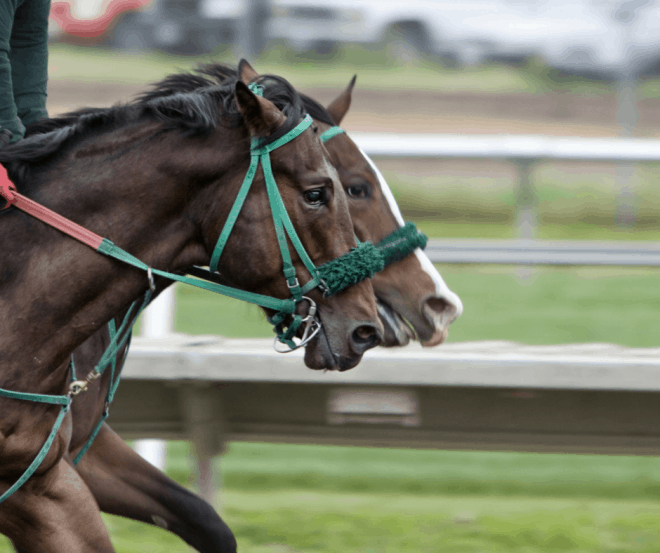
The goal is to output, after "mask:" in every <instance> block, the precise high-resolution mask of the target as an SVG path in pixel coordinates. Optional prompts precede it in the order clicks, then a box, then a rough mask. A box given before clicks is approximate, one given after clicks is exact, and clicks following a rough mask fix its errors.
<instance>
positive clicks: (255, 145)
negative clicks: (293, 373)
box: [209, 84, 384, 353]
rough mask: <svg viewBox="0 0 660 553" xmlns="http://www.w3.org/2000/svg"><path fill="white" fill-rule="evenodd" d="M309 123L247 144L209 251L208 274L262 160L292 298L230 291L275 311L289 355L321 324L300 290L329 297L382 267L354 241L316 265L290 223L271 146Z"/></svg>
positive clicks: (256, 88)
mask: <svg viewBox="0 0 660 553" xmlns="http://www.w3.org/2000/svg"><path fill="white" fill-rule="evenodd" d="M250 89H251V90H252V92H254V93H255V94H256V95H258V96H262V95H263V88H262V87H261V86H260V85H256V84H251V85H250ZM311 124H312V118H311V117H310V116H309V115H305V117H304V119H303V120H302V121H301V122H300V123H298V125H296V127H294V128H293V129H292V130H290V131H289V132H288V133H287V134H285V135H284V136H282V137H280V138H278V139H277V140H275V141H273V142H272V143H270V144H266V145H265V146H260V145H259V144H260V140H259V139H256V138H253V139H252V143H251V145H250V157H251V160H250V166H249V168H248V171H247V174H246V175H245V178H244V179H243V184H242V185H241V188H240V189H239V192H238V195H237V196H236V200H235V201H234V205H233V206H232V208H231V211H230V212H229V216H228V217H227V221H226V222H225V225H224V227H223V229H222V231H221V232H220V236H219V237H218V241H217V243H216V245H215V248H214V250H213V254H212V255H211V262H210V263H209V269H210V271H211V272H212V273H215V272H217V270H218V264H219V262H220V258H221V256H222V252H223V251H224V248H225V246H226V244H227V241H228V239H229V236H230V234H231V232H232V230H233V228H234V225H235V223H236V221H237V219H238V216H239V214H240V212H241V209H242V208H243V204H244V203H245V199H246V198H247V195H248V192H249V190H250V187H251V186H252V183H253V182H254V178H255V175H256V173H257V169H258V167H259V164H261V168H262V171H263V175H264V180H265V182H266V191H267V193H268V201H269V203H270V208H271V213H272V216H273V223H274V225H275V233H276V236H277V242H278V245H279V248H280V254H281V256H282V263H283V272H284V277H285V279H286V282H287V286H288V287H289V291H290V293H291V296H292V297H291V298H289V299H285V300H282V299H279V298H269V301H268V302H267V303H266V302H264V297H265V296H263V295H261V294H255V293H253V292H246V291H244V290H238V289H234V294H232V295H233V297H236V298H238V299H241V300H244V301H247V302H250V303H254V304H256V305H260V306H262V307H267V308H270V309H273V310H275V311H276V313H275V314H274V315H273V316H271V317H269V318H268V320H269V322H270V323H271V324H272V325H273V326H274V327H275V333H276V338H275V349H276V350H277V351H279V352H280V353H288V352H289V351H293V350H295V349H298V348H299V347H302V346H304V345H305V344H307V343H308V342H309V341H310V340H311V339H312V338H314V336H315V335H316V334H317V333H318V332H319V330H320V329H321V323H320V321H319V320H318V318H317V317H316V303H315V302H314V301H313V300H312V299H311V298H309V297H308V296H306V295H305V294H307V293H308V292H309V291H310V290H313V289H314V288H317V287H318V288H320V289H321V290H322V291H323V294H324V296H326V297H327V296H331V295H333V294H336V293H337V292H339V291H341V290H343V289H344V288H347V287H348V286H352V285H353V284H357V283H358V282H360V281H362V280H364V279H366V278H371V277H372V276H373V275H374V273H376V272H378V271H380V270H382V269H383V266H384V259H383V256H382V254H381V253H379V252H378V250H376V248H375V247H374V246H373V244H371V243H369V242H364V243H359V244H358V245H357V247H355V248H352V249H351V251H350V252H349V253H347V254H345V255H343V256H342V257H340V258H337V259H334V260H332V261H330V262H328V263H325V264H324V265H322V266H320V267H316V266H315V265H314V262H313V261H312V260H311V259H310V257H309V255H308V254H307V251H306V250H305V247H304V246H303V244H302V242H301V241H300V238H299V237H298V234H297V233H296V230H295V228H294V226H293V223H292V222H291V218H290V217H289V214H288V213H287V211H286V207H285V206H284V201H283V200H282V195H281V194H280V191H279V189H278V188H277V183H276V182H275V176H274V175H273V170H272V167H271V162H270V153H271V152H272V151H273V150H276V149H277V148H279V147H281V146H284V145H285V144H288V143H289V142H291V141H292V140H295V139H296V138H297V137H298V136H300V135H301V134H302V133H303V132H304V131H305V130H307V129H308V128H309V127H310V126H311ZM287 235H288V237H289V239H290V240H291V244H292V245H293V247H294V248H295V250H296V252H297V253H298V255H299V256H300V259H301V260H302V262H303V264H304V265H305V267H306V268H307V270H308V271H309V273H310V275H311V279H310V280H309V281H308V282H307V283H305V284H304V285H301V284H300V281H299V280H298V278H297V276H296V269H295V267H294V265H293V262H292V260H291V252H290V251H289V245H288V243H287ZM303 301H306V302H308V303H309V310H308V313H307V316H306V317H304V318H303V317H302V316H301V315H298V314H296V313H295V309H296V306H297V304H298V303H301V302H303ZM287 321H289V322H287ZM303 323H306V324H305V328H304V331H303V336H302V338H301V341H300V342H299V343H298V344H296V343H295V342H294V341H293V337H294V336H295V335H296V333H297V332H298V329H299V328H300V326H301V325H302V324H303ZM278 342H279V343H283V344H285V345H286V346H287V347H288V348H289V349H286V350H280V349H278V347H277V346H278Z"/></svg>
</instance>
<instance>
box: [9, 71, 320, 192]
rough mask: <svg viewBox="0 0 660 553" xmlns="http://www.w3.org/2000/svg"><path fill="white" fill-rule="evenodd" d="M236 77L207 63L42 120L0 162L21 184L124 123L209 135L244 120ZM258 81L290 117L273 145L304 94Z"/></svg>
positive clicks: (293, 120) (271, 80)
mask: <svg viewBox="0 0 660 553" xmlns="http://www.w3.org/2000/svg"><path fill="white" fill-rule="evenodd" d="M237 79H238V77H237V71H236V70H235V69H233V68H231V67H229V66H225V65H222V64H218V63H215V64H208V65H205V66H201V67H199V68H198V69H197V70H196V71H195V72H194V73H181V74H175V75H169V76H167V77H165V78H164V79H163V80H161V81H159V82H157V83H155V84H153V85H152V86H151V88H150V89H149V90H147V91H146V92H144V93H142V94H140V95H138V96H137V97H136V98H135V99H134V100H133V101H132V102H130V103H127V104H117V105H114V106H112V107H110V108H84V109H80V110H76V111H73V112H70V113H66V114H64V115H61V116H58V117H53V118H46V119H42V120H40V121H37V122H36V123H33V124H32V125H30V126H29V127H28V128H27V130H26V135H25V138H24V139H23V140H20V141H19V142H17V143H15V144H12V145H10V146H7V147H5V148H2V149H0V163H2V164H3V165H4V166H5V167H6V168H7V170H8V173H9V175H10V177H11V178H12V180H14V182H16V183H17V184H18V183H21V182H23V181H25V180H26V179H27V176H28V173H29V172H30V170H31V169H32V168H33V167H35V166H36V165H37V164H39V163H41V162H44V161H47V160H49V159H51V158H52V157H53V156H55V155H56V154H58V153H61V152H63V151H64V150H65V149H66V148H67V147H68V146H71V145H73V144H75V143H78V142H79V141H80V140H82V139H84V138H85V137H90V136H91V135H96V134H98V133H102V132H108V131H110V130H114V129H117V128H120V127H122V126H126V125H130V124H134V123H139V122H142V121H147V120H152V121H158V122H160V123H162V125H163V127H162V129H161V130H160V131H159V132H162V131H163V130H164V131H168V130H178V131H179V132H182V133H184V134H185V135H187V136H193V135H204V134H209V133H211V132H212V131H213V130H214V129H215V128H216V127H217V126H218V125H219V124H222V125H223V126H226V127H230V128H234V127H237V126H239V125H241V124H242V117H241V114H240V112H239V111H238V108H237V106H236V101H235V98H234V90H235V84H236V81H237ZM257 81H258V82H259V84H261V85H262V86H263V87H264V97H265V98H267V99H268V100H270V101H271V102H273V103H274V104H275V105H276V106H277V107H278V108H279V109H280V110H281V111H282V112H283V113H284V115H285V116H286V117H287V120H286V122H285V124H284V125H283V126H282V127H280V128H279V129H278V130H277V131H276V132H275V133H273V134H272V135H270V136H268V137H267V138H265V139H263V142H262V144H268V143H270V142H273V141H275V140H277V139H278V138H279V137H281V136H283V135H284V134H286V133H287V132H289V131H290V130H291V129H292V128H293V127H295V126H296V125H297V124H298V123H299V122H300V119H301V118H302V116H303V113H304V107H303V98H302V97H301V96H300V95H299V94H298V93H297V92H296V91H295V89H294V88H293V87H292V86H291V85H290V84H289V83H288V82H287V81H286V80H285V79H283V78H281V77H277V76H274V75H263V76H260V77H259V78H258V79H257ZM321 109H322V108H321Z"/></svg>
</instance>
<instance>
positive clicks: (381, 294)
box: [312, 77, 463, 347]
mask: <svg viewBox="0 0 660 553" xmlns="http://www.w3.org/2000/svg"><path fill="white" fill-rule="evenodd" d="M354 84H355V77H354V78H353V79H352V80H351V82H350V84H349V85H348V87H347V88H346V90H344V91H343V92H342V93H341V94H340V95H339V96H338V97H337V98H336V99H335V100H334V101H333V102H332V103H331V104H330V105H329V106H328V107H327V114H329V115H330V117H331V119H332V120H333V122H334V123H335V124H337V125H339V124H340V122H341V120H342V119H343V118H344V116H345V115H346V113H347V111H348V109H349V107H350V103H351V93H352V89H353V86H354ZM312 113H313V114H314V115H315V116H316V115H319V116H320V115H321V114H319V113H318V112H316V110H314V111H312ZM328 123H330V121H328V120H327V119H326V121H325V122H321V121H319V122H318V123H317V124H318V126H319V133H323V131H324V130H326V129H328V128H329V124H328ZM326 148H327V149H328V151H329V153H330V157H331V160H332V164H333V165H334V166H335V169H336V170H337V172H338V174H339V179H340V180H341V183H342V185H343V187H344V189H345V191H346V195H347V196H348V204H349V208H350V213H351V217H352V219H353V224H354V226H355V232H356V234H357V236H358V238H359V239H360V240H369V241H371V242H373V243H374V244H375V243H377V242H379V241H380V240H382V239H383V238H384V237H385V236H387V235H388V234H389V233H391V232H392V231H394V230H396V229H397V228H399V227H402V226H403V224H404V221H403V217H402V216H401V212H400V211H399V207H398V205H397V204H396V201H395V200H394V196H393V195H392V192H391V191H390V188H389V186H388V185H387V182H386V181H385V179H384V178H383V175H382V174H381V173H380V171H379V170H378V168H377V167H376V166H375V165H374V163H373V162H372V161H371V159H369V157H368V156H367V155H366V154H365V153H364V152H363V151H362V150H361V149H360V148H359V147H358V146H357V145H356V144H355V142H353V141H352V140H351V139H350V137H349V136H348V135H346V134H345V133H341V134H337V135H335V136H334V137H332V138H331V139H329V140H327V142H326ZM372 284H373V287H374V291H375V293H376V297H377V300H378V312H379V314H380V316H381V320H382V321H383V324H384V327H385V338H384V341H383V345H385V346H403V345H406V344H407V343H408V342H409V340H410V338H414V337H416V338H418V339H419V340H420V342H421V343H422V345H424V346H429V347H430V346H436V345H438V344H441V343H442V342H443V341H444V340H445V339H446V337H447V333H448V330H449V325H450V324H451V323H452V322H453V321H454V320H455V319H456V318H457V317H458V316H460V314H461V313H462V311H463V305H462V303H461V300H460V299H459V297H458V296H457V295H456V294H455V293H454V292H452V291H451V290H450V289H449V288H448V287H447V285H446V284H445V282H444V281H443V279H442V277H441V276H440V274H439V273H438V271H437V270H436V269H435V267H434V266H433V264H432V263H431V261H430V260H429V258H428V257H427V256H426V255H425V254H424V252H423V251H422V250H420V249H419V248H418V249H416V250H415V252H414V255H408V256H407V257H405V258H404V259H402V260H400V261H398V262H396V263H393V264H391V265H389V266H388V267H386V268H385V270H383V271H381V272H379V273H377V274H376V275H375V276H374V277H373V279H372ZM407 323H409V325H410V326H412V328H413V329H414V335H413V332H411V329H410V326H409V325H408V324H407Z"/></svg>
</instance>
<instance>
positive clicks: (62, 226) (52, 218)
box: [0, 165, 103, 250]
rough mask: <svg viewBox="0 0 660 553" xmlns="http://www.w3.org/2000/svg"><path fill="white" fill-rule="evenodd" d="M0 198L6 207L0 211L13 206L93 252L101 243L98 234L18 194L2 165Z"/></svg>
mask: <svg viewBox="0 0 660 553" xmlns="http://www.w3.org/2000/svg"><path fill="white" fill-rule="evenodd" d="M0 196H2V197H3V198H4V199H5V200H7V205H6V206H5V207H4V208H2V209H7V208H8V207H9V206H11V205H13V206H14V207H17V208H18V209H20V210H21V211H25V213H28V214H30V215H32V216H33V217H36V218H37V219H39V220H40V221H43V222H44V223H46V224H47V225H50V226H51V227H55V228H56V229H58V230H60V231H62V232H63V233H65V234H68V235H69V236H71V237H72V238H75V239H76V240H78V241H80V242H82V243H83V244H86V245H87V246H89V247H90V248H94V249H95V250H98V249H99V246H100V245H101V242H103V237H101V236H99V235H98V234H96V233H94V232H92V231H91V230H87V229H86V228H85V227H81V226H80V225H79V224H77V223H74V222H73V221H70V220H69V219H67V218H66V217H62V216H61V215H58V214H57V213H55V212H54V211H51V210H50V209H48V208H47V207H44V206H42V205H41V204H38V203H37V202H33V201H32V200H31V199H30V198H26V197H25V196H23V195H22V194H19V193H18V192H17V191H16V185H15V184H14V183H13V182H11V181H10V180H9V176H8V175H7V171H6V170H5V168H4V167H3V166H2V165H0Z"/></svg>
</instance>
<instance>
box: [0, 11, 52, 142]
mask: <svg viewBox="0 0 660 553" xmlns="http://www.w3.org/2000/svg"><path fill="white" fill-rule="evenodd" d="M3 1H5V2H6V1H7V0H3ZM49 13H50V0H22V2H21V3H20V5H19V6H18V8H17V9H16V16H15V17H14V27H13V29H12V33H11V41H10V44H11V53H10V55H9V56H10V61H11V78H12V84H13V90H14V102H15V103H16V109H17V112H18V116H19V117H20V119H21V122H22V123H23V125H25V126H27V125H29V124H30V123H34V122H35V121H38V120H39V119H43V118H44V117H48V112H47V111H46V85H47V81H48V16H49ZM10 130H11V128H10Z"/></svg>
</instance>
